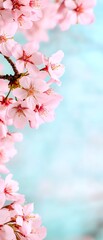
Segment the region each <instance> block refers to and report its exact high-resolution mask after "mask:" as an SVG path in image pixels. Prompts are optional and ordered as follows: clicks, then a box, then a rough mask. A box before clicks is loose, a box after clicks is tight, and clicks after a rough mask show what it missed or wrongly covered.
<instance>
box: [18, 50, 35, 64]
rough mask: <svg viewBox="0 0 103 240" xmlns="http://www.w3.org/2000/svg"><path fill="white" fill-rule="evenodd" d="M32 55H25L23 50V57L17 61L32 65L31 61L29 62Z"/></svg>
mask: <svg viewBox="0 0 103 240" xmlns="http://www.w3.org/2000/svg"><path fill="white" fill-rule="evenodd" d="M31 56H32V55H27V54H26V52H25V51H24V50H23V55H22V57H20V58H18V60H23V61H24V62H29V63H31V64H33V62H32V61H30V58H31Z"/></svg>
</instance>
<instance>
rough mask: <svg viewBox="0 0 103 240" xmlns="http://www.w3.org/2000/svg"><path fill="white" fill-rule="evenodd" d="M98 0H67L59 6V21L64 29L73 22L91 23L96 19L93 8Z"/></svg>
mask: <svg viewBox="0 0 103 240" xmlns="http://www.w3.org/2000/svg"><path fill="white" fill-rule="evenodd" d="M95 4H96V0H91V1H90V0H65V1H64V2H63V3H62V4H61V6H60V7H59V11H58V13H59V14H61V17H60V19H59V23H60V26H61V29H62V30H67V29H68V28H69V27H70V26H71V25H73V24H77V23H79V24H84V25H85V24H90V23H92V22H93V21H94V13H93V8H94V6H95Z"/></svg>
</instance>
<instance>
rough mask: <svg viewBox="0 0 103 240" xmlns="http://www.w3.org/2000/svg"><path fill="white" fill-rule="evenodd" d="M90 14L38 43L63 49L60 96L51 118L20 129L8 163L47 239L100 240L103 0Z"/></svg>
mask: <svg viewBox="0 0 103 240" xmlns="http://www.w3.org/2000/svg"><path fill="white" fill-rule="evenodd" d="M95 15H96V21H95V23H94V24H93V25H90V26H74V27H71V29H70V30H69V31H67V32H61V31H60V30H59V29H55V30H53V31H52V32H50V41H49V42H48V43H43V44H41V51H42V52H44V53H45V54H47V55H48V56H49V55H51V54H52V53H54V52H56V51H57V50H59V49H62V50H63V51H64V53H65V58H64V64H65V66H66V71H65V74H64V76H63V77H62V86H61V87H57V91H59V93H60V94H61V95H62V96H63V98H64V100H63V101H62V102H61V104H60V106H59V108H58V109H57V111H56V118H55V121H54V122H52V123H48V124H44V125H42V126H41V127H40V128H39V129H38V130H35V129H30V128H26V129H25V130H24V131H23V135H24V140H23V142H22V143H18V144H17V149H18V154H17V155H16V157H15V158H14V159H13V160H12V161H11V162H10V163H9V168H10V170H11V172H12V173H13V175H14V178H15V179H16V180H18V181H19V183H20V191H21V193H24V194H26V199H27V201H29V202H34V206H35V212H38V213H39V214H40V215H41V216H42V219H43V224H44V225H45V226H46V227H47V230H48V235H47V238H46V239H47V240H103V1H102V0H101V1H98V4H97V6H96V8H95ZM18 39H19V40H21V39H20V36H19V37H18Z"/></svg>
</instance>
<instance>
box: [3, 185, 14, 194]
mask: <svg viewBox="0 0 103 240" xmlns="http://www.w3.org/2000/svg"><path fill="white" fill-rule="evenodd" d="M4 193H5V194H11V193H12V188H11V187H10V186H9V187H6V188H5V189H4Z"/></svg>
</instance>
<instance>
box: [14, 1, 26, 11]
mask: <svg viewBox="0 0 103 240" xmlns="http://www.w3.org/2000/svg"><path fill="white" fill-rule="evenodd" d="M11 1H12V4H13V10H14V9H18V10H20V8H21V7H23V6H24V4H20V3H19V1H18V0H11Z"/></svg>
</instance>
